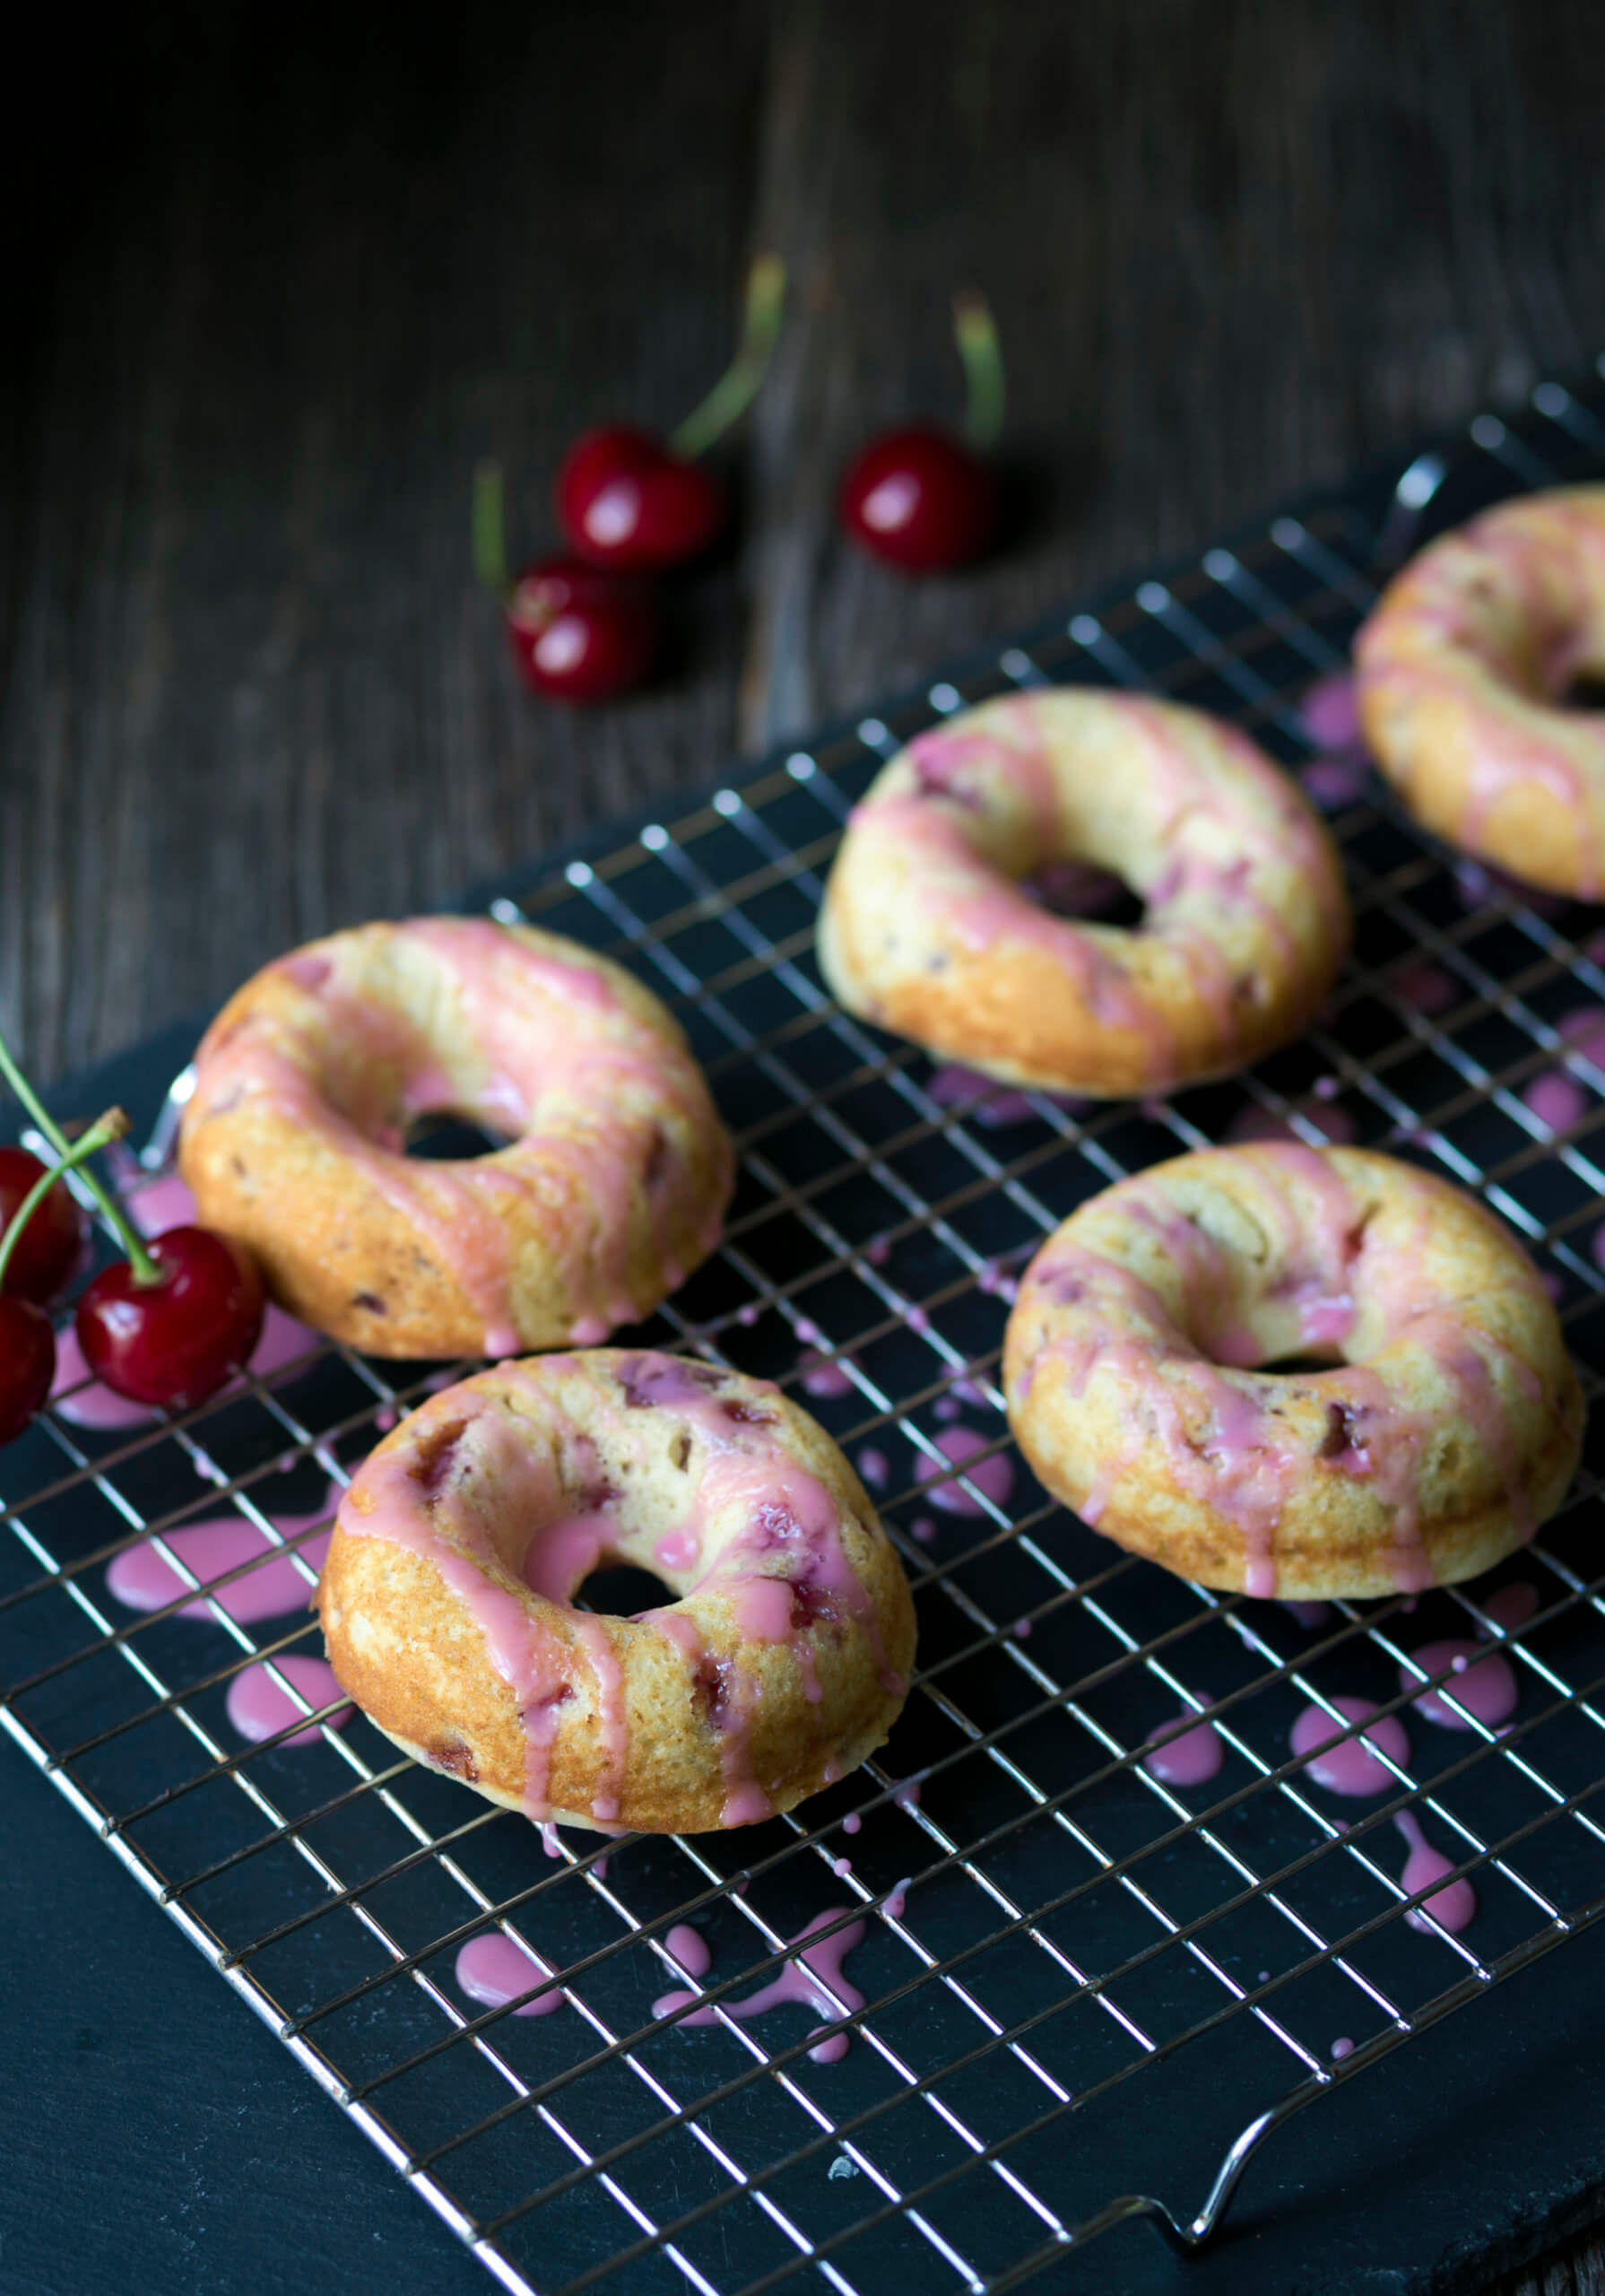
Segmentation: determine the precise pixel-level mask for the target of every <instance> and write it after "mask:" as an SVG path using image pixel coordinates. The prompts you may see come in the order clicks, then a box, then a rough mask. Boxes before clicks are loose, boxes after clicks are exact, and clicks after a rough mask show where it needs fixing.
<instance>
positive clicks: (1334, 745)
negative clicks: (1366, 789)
mask: <svg viewBox="0 0 1605 2296" xmlns="http://www.w3.org/2000/svg"><path fill="white" fill-rule="evenodd" d="M1298 714H1299V716H1300V717H1301V718H1303V720H1304V730H1305V732H1306V734H1307V735H1308V736H1309V738H1310V740H1311V741H1312V742H1313V743H1314V745H1315V747H1316V748H1317V749H1318V750H1346V749H1351V748H1352V747H1353V746H1354V744H1356V743H1357V742H1358V741H1359V740H1360V739H1361V738H1362V736H1361V734H1360V720H1359V711H1358V708H1357V707H1356V702H1355V686H1354V672H1353V671H1352V670H1347V669H1345V670H1329V671H1328V672H1327V674H1326V675H1325V676H1324V677H1319V678H1317V679H1316V680H1315V683H1314V685H1313V686H1311V687H1310V689H1309V691H1307V692H1306V695H1305V697H1304V700H1303V701H1302V702H1301V703H1300V704H1299V710H1298Z"/></svg>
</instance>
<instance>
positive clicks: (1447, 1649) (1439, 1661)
mask: <svg viewBox="0 0 1605 2296" xmlns="http://www.w3.org/2000/svg"><path fill="white" fill-rule="evenodd" d="M1410 1657H1412V1658H1413V1659H1414V1660H1415V1663H1416V1665H1418V1666H1419V1667H1420V1669H1421V1672H1422V1674H1442V1673H1443V1672H1444V1670H1445V1667H1448V1666H1453V1669H1454V1671H1453V1674H1451V1675H1450V1676H1449V1679H1448V1681H1447V1682H1446V1683H1445V1684H1444V1685H1443V1688H1442V1689H1441V1690H1422V1691H1419V1692H1418V1695H1417V1696H1415V1697H1414V1698H1413V1699H1412V1700H1411V1703H1412V1704H1413V1706H1414V1707H1415V1709H1416V1711H1417V1713H1418V1714H1423V1715H1425V1716H1426V1718H1427V1720H1428V1721H1429V1722H1436V1723H1437V1724H1438V1726H1439V1727H1440V1728H1442V1729H1445V1730H1469V1729H1470V1728H1471V1724H1470V1722H1468V1721H1467V1719H1466V1715H1467V1714H1472V1715H1475V1716H1476V1718H1477V1719H1478V1721H1479V1722H1485V1723H1487V1725H1488V1727H1489V1728H1490V1729H1496V1728H1497V1726H1498V1725H1499V1724H1500V1723H1501V1722H1507V1721H1508V1720H1509V1719H1510V1717H1511V1716H1512V1715H1513V1714H1514V1712H1515V1710H1516V1700H1517V1696H1518V1692H1517V1689H1516V1677H1515V1670H1514V1667H1513V1666H1512V1665H1511V1663H1510V1660H1509V1659H1508V1658H1507V1657H1505V1655H1504V1653H1503V1652H1502V1651H1499V1650H1489V1649H1488V1647H1487V1645H1486V1644H1483V1643H1478V1642H1462V1641H1459V1640H1457V1639H1453V1638H1452V1639H1449V1640H1447V1641H1444V1642H1427V1643H1423V1645H1422V1646H1421V1648H1420V1649H1418V1650H1412V1651H1411V1652H1410ZM1418 1679H1419V1678H1418V1676H1417V1675H1416V1674H1412V1673H1411V1672H1410V1668H1409V1667H1408V1666H1401V1667H1400V1669H1399V1687H1400V1688H1401V1690H1407V1691H1417V1690H1418ZM1445 1693H1447V1698H1453V1700H1454V1701H1455V1704H1456V1705H1457V1706H1461V1707H1463V1708H1464V1709H1465V1713H1460V1714H1457V1713H1456V1712H1455V1710H1454V1707H1453V1706H1450V1705H1449V1704H1448V1703H1447V1699H1446V1697H1445Z"/></svg>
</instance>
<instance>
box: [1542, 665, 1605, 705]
mask: <svg viewBox="0 0 1605 2296" xmlns="http://www.w3.org/2000/svg"><path fill="white" fill-rule="evenodd" d="M1554 704H1555V707H1556V709H1576V710H1580V711H1583V712H1584V713H1592V714H1594V715H1598V714H1599V712H1601V710H1605V670H1591V669H1582V670H1579V671H1577V672H1576V674H1575V675H1574V676H1572V677H1569V678H1568V679H1567V680H1566V683H1565V685H1564V686H1563V687H1562V688H1561V690H1560V691H1559V692H1558V693H1557V694H1556V695H1555V697H1554Z"/></svg>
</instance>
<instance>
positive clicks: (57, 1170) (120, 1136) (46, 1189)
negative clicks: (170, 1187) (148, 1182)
mask: <svg viewBox="0 0 1605 2296" xmlns="http://www.w3.org/2000/svg"><path fill="white" fill-rule="evenodd" d="M127 1135H128V1119H127V1118H126V1116H125V1115H124V1113H123V1111H122V1109H107V1111H106V1113H105V1115H104V1116H98V1117H97V1118H95V1120H94V1122H93V1124H91V1126H90V1128H89V1130H88V1131H87V1132H83V1133H80V1135H78V1137H77V1139H76V1140H74V1143H73V1144H72V1147H71V1148H70V1149H69V1151H68V1152H67V1153H66V1154H65V1156H64V1157H63V1158H62V1160H61V1161H60V1163H59V1164H52V1165H51V1166H50V1168H49V1170H48V1171H43V1172H41V1173H40V1174H39V1178H38V1179H36V1180H35V1182H34V1183H33V1186H32V1187H30V1189H29V1191H28V1193H27V1195H26V1196H24V1197H23V1198H22V1202H21V1204H19V1205H18V1206H17V1208H16V1210H15V1211H14V1212H13V1213H12V1216H11V1225H10V1227H9V1228H7V1230H6V1231H5V1233H4V1236H0V1291H4V1289H5V1271H6V1269H7V1268H8V1267H9V1266H10V1265H11V1256H12V1254H13V1252H14V1251H15V1249H16V1248H17V1245H18V1244H19V1242H20V1241H21V1240H22V1231H23V1229H24V1228H26V1226H27V1225H28V1222H30V1220H31V1219H32V1217H33V1215H34V1213H36V1212H37V1211H38V1210H39V1206H40V1205H41V1204H42V1203H43V1202H44V1200H45V1198H46V1197H47V1196H48V1195H49V1193H50V1191H51V1189H52V1188H53V1187H55V1186H56V1181H57V1180H59V1179H60V1178H61V1177H62V1174H63V1173H64V1172H75V1171H76V1170H78V1168H79V1166H80V1165H81V1164H82V1161H83V1160H84V1158H85V1157H86V1156H92V1155H93V1154H94V1152H95V1151H96V1149H97V1148H104V1147H106V1146H108V1144H109V1143H110V1142H112V1141H113V1140H125V1139H126V1138H127Z"/></svg>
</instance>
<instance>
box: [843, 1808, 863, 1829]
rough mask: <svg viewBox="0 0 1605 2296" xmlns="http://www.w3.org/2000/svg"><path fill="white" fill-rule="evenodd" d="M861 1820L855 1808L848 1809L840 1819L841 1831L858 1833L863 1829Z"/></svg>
mask: <svg viewBox="0 0 1605 2296" xmlns="http://www.w3.org/2000/svg"><path fill="white" fill-rule="evenodd" d="M842 1831H843V1832H844V1833H859V1832H862V1831H863V1819H862V1818H861V1817H860V1816H859V1814H858V1812H857V1811H856V1810H849V1811H848V1812H847V1814H846V1817H845V1818H844V1819H843V1820H842Z"/></svg>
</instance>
